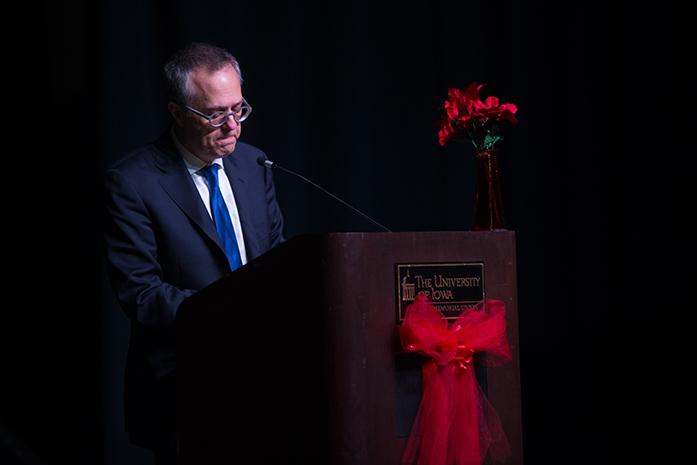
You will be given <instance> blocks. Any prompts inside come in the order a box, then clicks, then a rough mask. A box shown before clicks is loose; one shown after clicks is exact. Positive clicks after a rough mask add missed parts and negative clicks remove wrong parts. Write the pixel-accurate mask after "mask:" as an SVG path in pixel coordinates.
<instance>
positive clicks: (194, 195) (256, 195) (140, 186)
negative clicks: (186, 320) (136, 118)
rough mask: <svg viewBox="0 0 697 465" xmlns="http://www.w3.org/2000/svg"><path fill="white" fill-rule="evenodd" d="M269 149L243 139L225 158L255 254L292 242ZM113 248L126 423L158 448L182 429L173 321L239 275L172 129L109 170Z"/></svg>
mask: <svg viewBox="0 0 697 465" xmlns="http://www.w3.org/2000/svg"><path fill="white" fill-rule="evenodd" d="M260 156H262V157H264V158H266V156H265V155H264V153H263V152H262V151H261V150H259V149H257V148H255V147H253V146H251V145H248V144H244V143H241V142H238V143H237V146H236V149H235V151H234V152H233V153H232V154H231V155H229V156H228V157H226V158H224V159H223V165H224V169H225V172H226V174H227V176H228V179H229V180H230V184H231V186H232V190H233V192H234V195H235V201H236V203H237V208H238V210H239V215H240V222H241V224H242V231H243V236H244V243H245V247H246V251H247V259H248V260H252V259H254V258H256V257H258V256H259V255H261V254H263V253H264V252H266V251H268V250H269V249H271V248H272V247H274V246H276V245H278V244H279V243H281V242H282V241H283V231H282V230H283V218H282V215H281V211H280V209H279V206H278V203H277V202H276V194H275V189H274V184H273V180H272V177H271V172H270V170H269V169H267V168H265V167H263V166H260V165H259V164H258V163H257V158H259V157H260ZM106 207H107V208H106V213H107V215H106V222H105V225H106V227H105V246H106V256H107V267H108V272H109V277H110V280H111V282H112V286H113V288H114V291H115V293H116V296H117V299H118V301H119V303H120V304H121V306H122V308H123V310H124V311H125V312H126V314H127V315H128V317H129V318H130V321H131V339H130V345H129V353H128V359H127V366H126V378H125V406H126V429H127V430H128V431H129V434H130V437H131V441H132V442H134V443H136V444H140V445H144V446H150V445H152V444H153V443H154V442H157V441H158V438H159V437H160V436H161V435H162V434H163V433H167V432H170V431H173V430H174V429H175V414H174V406H175V391H174V376H175V366H176V358H175V352H174V343H175V341H174V321H175V315H176V313H177V309H178V307H179V305H180V304H181V303H182V301H183V300H184V299H186V298H187V297H189V296H190V295H192V294H193V293H195V292H196V291H198V290H200V289H202V288H204V287H205V286H207V285H209V284H211V283H213V282H214V281H217V280H218V279H220V278H222V277H223V276H224V275H226V274H227V273H230V267H229V264H228V260H227V258H226V256H225V252H224V249H223V246H222V245H221V242H220V238H219V237H218V234H217V231H216V229H215V224H214V222H213V221H212V220H211V218H210V216H209V214H208V212H207V211H206V207H205V206H204V204H203V202H202V201H201V198H200V196H199V193H198V191H197V190H196V187H195V185H194V182H193V180H192V179H191V176H190V174H189V172H188V171H187V169H186V166H185V164H184V161H183V159H182V158H181V156H180V155H179V153H178V152H177V150H176V148H175V146H174V143H173V141H172V139H171V135H170V133H169V131H168V132H166V133H165V134H164V135H163V136H162V137H161V138H160V139H159V140H158V141H157V142H155V143H154V144H151V145H148V146H145V147H143V148H141V149H139V150H137V151H135V152H134V153H132V154H130V155H129V156H127V157H126V158H124V159H123V160H121V161H120V162H118V163H117V164H115V165H114V166H113V167H112V168H110V169H109V170H107V172H106Z"/></svg>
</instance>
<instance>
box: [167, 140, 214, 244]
mask: <svg viewBox="0 0 697 465" xmlns="http://www.w3.org/2000/svg"><path fill="white" fill-rule="evenodd" d="M155 145H156V146H157V148H158V149H160V153H159V155H160V156H159V157H158V158H157V160H156V164H157V166H158V167H159V168H160V169H161V170H162V171H163V174H162V177H161V178H160V180H159V182H160V185H161V186H162V188H163V189H164V190H165V192H167V194H168V195H169V196H170V198H171V199H172V200H173V201H174V202H175V203H176V204H177V206H178V207H179V208H180V209H181V210H182V212H184V214H185V215H186V216H187V217H189V219H190V220H191V221H192V222H193V223H194V224H195V225H196V226H197V227H198V229H199V230H200V231H201V233H202V234H204V235H205V236H206V237H208V238H209V239H210V240H211V241H212V242H213V243H215V244H216V245H217V247H218V248H219V249H220V251H221V253H223V255H224V254H225V251H224V250H225V249H224V248H223V246H222V244H221V243H220V237H219V236H218V232H217V231H216V229H215V224H214V223H213V221H211V217H210V216H209V215H208V212H207V211H206V207H205V205H203V202H201V198H200V195H199V193H198V190H197V189H196V186H195V185H194V181H193V180H192V179H191V175H190V174H189V171H188V170H187V169H186V165H185V164H184V161H183V160H182V159H181V156H180V155H179V154H178V153H177V152H176V149H175V148H174V146H173V145H172V144H171V138H170V136H169V133H167V134H166V135H165V136H163V137H162V138H161V139H160V140H159V141H158V142H157V143H156V144H155Z"/></svg>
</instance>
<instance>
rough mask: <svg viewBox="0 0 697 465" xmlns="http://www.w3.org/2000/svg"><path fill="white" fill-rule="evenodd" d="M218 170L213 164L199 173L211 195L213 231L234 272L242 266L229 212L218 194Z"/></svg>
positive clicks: (217, 166) (221, 195) (221, 196)
mask: <svg viewBox="0 0 697 465" xmlns="http://www.w3.org/2000/svg"><path fill="white" fill-rule="evenodd" d="M218 168H220V166H219V165H217V164H215V163H213V164H212V165H209V166H206V167H205V168H203V169H202V170H201V172H202V174H203V176H204V177H205V178H206V181H208V190H209V191H210V193H211V213H212V214H213V221H215V229H217V230H218V235H219V236H220V240H221V242H222V243H223V247H224V248H225V255H227V259H228V262H230V269H232V270H233V271H234V270H236V269H237V268H239V267H241V266H242V259H240V249H239V247H237V238H236V237H235V230H234V229H233V227H232V220H231V219H230V212H229V211H228V209H227V205H226V204H225V200H223V194H221V193H220V187H218Z"/></svg>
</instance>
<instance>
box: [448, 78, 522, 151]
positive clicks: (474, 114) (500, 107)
mask: <svg viewBox="0 0 697 465" xmlns="http://www.w3.org/2000/svg"><path fill="white" fill-rule="evenodd" d="M483 87H484V84H477V83H476V82H473V83H471V84H470V85H468V86H467V88H465V90H464V91H462V90H460V89H453V88H450V89H448V99H447V100H446V101H445V104H444V106H443V109H444V110H445V112H444V113H445V114H444V117H443V119H442V120H441V125H440V130H439V131H438V142H439V143H440V145H445V144H446V143H447V142H448V141H450V140H451V139H452V140H455V139H463V138H464V139H468V140H470V141H472V143H473V144H474V146H475V147H476V148H477V149H492V148H493V147H494V145H495V144H496V143H497V142H498V141H500V140H502V139H503V137H501V136H500V135H498V124H497V123H498V122H499V121H504V120H505V121H509V122H511V123H512V124H517V123H518V120H517V119H516V117H515V114H516V112H517V111H518V108H517V107H516V106H515V104H513V103H499V99H498V97H492V96H490V97H487V98H486V100H485V101H484V102H482V100H481V98H480V96H479V91H480V90H481V89H482V88H483Z"/></svg>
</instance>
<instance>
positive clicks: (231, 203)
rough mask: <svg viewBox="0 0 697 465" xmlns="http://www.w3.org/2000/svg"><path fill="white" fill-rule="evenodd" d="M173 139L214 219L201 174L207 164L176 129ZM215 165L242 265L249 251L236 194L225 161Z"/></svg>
mask: <svg viewBox="0 0 697 465" xmlns="http://www.w3.org/2000/svg"><path fill="white" fill-rule="evenodd" d="M172 139H173V140H174V145H175V146H176V147H177V150H179V153H180V154H181V156H182V158H183V159H184V163H185V164H186V169H187V170H189V175H191V179H193V181H194V185H195V186H196V189H198V193H199V195H200V196H201V200H202V201H203V204H204V205H205V206H206V210H207V211H208V215H209V216H210V217H211V219H213V214H212V213H211V197H210V191H209V189H208V182H207V181H206V178H205V177H204V176H203V174H202V173H201V170H202V169H203V168H205V167H206V166H207V164H206V162H204V161H203V160H201V159H200V158H198V157H197V156H196V155H194V154H193V153H191V152H190V151H189V150H187V148H186V147H184V146H183V145H182V144H181V143H180V142H179V140H178V139H177V136H176V135H175V134H174V129H173V130H172ZM213 163H215V164H217V165H218V166H220V169H219V170H218V186H219V187H220V193H221V194H222V195H223V200H225V205H227V209H228V212H229V213H230V219H231V220H232V228H233V229H234V230H235V238H236V239H237V247H238V248H239V249H240V259H241V260H242V264H243V265H245V264H246V263H247V251H246V250H245V247H244V236H243V235H242V223H240V214H239V212H238V211H237V203H236V202H235V194H233V192H232V187H231V186H230V180H229V179H228V177H227V174H226V173H225V169H224V167H223V159H222V158H217V159H216V160H215V161H214V162H213Z"/></svg>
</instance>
